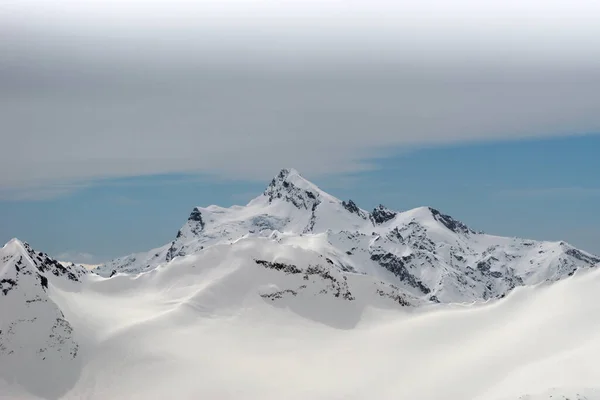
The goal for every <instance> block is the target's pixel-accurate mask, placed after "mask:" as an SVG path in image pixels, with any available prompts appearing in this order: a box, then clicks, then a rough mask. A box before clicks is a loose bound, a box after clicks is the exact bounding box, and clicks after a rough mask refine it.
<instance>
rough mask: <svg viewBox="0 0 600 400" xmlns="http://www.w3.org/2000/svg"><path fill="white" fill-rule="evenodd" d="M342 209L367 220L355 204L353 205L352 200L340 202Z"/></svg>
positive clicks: (365, 215)
mask: <svg viewBox="0 0 600 400" xmlns="http://www.w3.org/2000/svg"><path fill="white" fill-rule="evenodd" d="M342 207H344V208H345V209H346V210H347V211H348V212H349V213H352V214H356V215H358V216H359V217H361V218H362V219H367V218H368V216H367V214H365V212H364V211H362V210H361V209H360V208H358V206H357V205H356V203H354V202H353V201H352V200H348V202H345V201H342Z"/></svg>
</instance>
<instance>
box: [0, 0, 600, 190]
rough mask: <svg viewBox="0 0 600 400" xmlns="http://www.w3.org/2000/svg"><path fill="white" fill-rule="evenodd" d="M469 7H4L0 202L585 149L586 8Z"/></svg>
mask: <svg viewBox="0 0 600 400" xmlns="http://www.w3.org/2000/svg"><path fill="white" fill-rule="evenodd" d="M412 3H418V4H412ZM449 3H452V6H449ZM482 3H491V2H473V1H465V0H460V1H456V2H443V1H433V0H429V1H423V2H405V1H399V2H393V3H392V2H389V3H388V2H383V1H376V2H366V1H350V2H343V3H342V2H334V1H323V2H318V3H317V2H311V1H309V2H302V3H300V2H285V3H280V2H270V1H245V2H239V1H224V2H218V3H217V2H211V1H209V2H203V3H202V4H195V3H192V2H185V1H175V2H165V1H154V2H141V1H133V0H129V1H125V2H123V1H120V2H117V1H111V0H104V1H100V0H95V1H90V2H72V1H44V2H42V1H27V0H24V1H22V2H14V3H11V4H10V5H7V6H4V7H3V8H1V9H0V121H1V123H2V126H1V135H2V146H1V148H2V156H1V157H0V196H2V197H7V196H10V193H18V194H17V195H21V196H29V194H30V191H31V190H32V188H36V187H40V188H41V189H42V191H43V193H45V194H46V195H49V194H51V193H53V191H54V192H56V193H59V194H60V193H64V192H65V190H66V191H68V190H72V189H76V188H77V187H78V185H82V184H83V183H85V182H87V181H89V180H92V179H99V178H107V177H122V176H136V175H146V174H163V173H170V172H202V173H208V174H214V175H215V176H224V177H231V178H240V179H246V178H250V179H253V178H259V179H261V180H264V179H265V176H267V177H268V176H270V175H272V174H273V173H274V172H275V171H276V170H277V169H279V168H281V167H282V166H294V167H296V168H298V169H300V170H301V171H303V172H304V173H306V174H307V175H311V176H316V175H318V174H323V173H338V172H355V171H360V170H361V169H365V168H369V167H370V163H369V160H373V159H375V158H377V157H380V156H385V155H389V154H393V153H396V152H398V151H401V150H404V149H410V148H414V147H418V146H430V145H442V144H448V143H454V142H460V141H480V140H512V139H518V138H525V137H538V136H552V135H572V134H586V133H598V132H600V53H599V52H598V51H597V49H599V48H600V27H599V26H598V25H599V24H597V21H598V18H597V17H598V16H600V6H598V5H597V2H591V1H589V2H588V1H578V2H568V1H550V2H538V1H519V2H517V1H505V2H495V3H499V4H496V5H490V4H482ZM82 182H83V183H82ZM55 183H57V184H58V183H60V184H59V185H58V188H57V189H51V187H52V186H53V185H54V184H55ZM23 193H25V194H23Z"/></svg>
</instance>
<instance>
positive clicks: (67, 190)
mask: <svg viewBox="0 0 600 400" xmlns="http://www.w3.org/2000/svg"><path fill="white" fill-rule="evenodd" d="M90 186H91V184H90V183H76V182H68V183H64V182H51V183H39V184H36V183H30V182H27V183H24V184H23V185H14V184H11V185H9V186H6V187H2V186H0V201H43V200H52V199H56V198H60V197H63V196H68V195H70V194H71V193H73V192H75V191H77V190H81V189H83V188H86V187H90Z"/></svg>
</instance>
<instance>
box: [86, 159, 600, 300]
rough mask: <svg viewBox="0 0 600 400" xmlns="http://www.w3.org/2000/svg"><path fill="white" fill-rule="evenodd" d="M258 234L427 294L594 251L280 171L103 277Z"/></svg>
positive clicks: (488, 284) (531, 280) (569, 264)
mask: <svg viewBox="0 0 600 400" xmlns="http://www.w3.org/2000/svg"><path fill="white" fill-rule="evenodd" d="M245 237H265V238H269V239H270V240H273V241H277V242H278V243H281V244H283V245H291V246H296V247H302V248H304V249H307V250H311V251H316V252H318V253H320V254H321V255H323V256H325V257H327V258H329V259H330V260H331V261H332V262H333V263H334V264H335V265H336V266H337V267H338V268H339V269H341V270H343V271H351V272H356V273H361V274H366V275H370V276H374V277H376V278H377V279H381V280H384V281H386V282H389V283H392V284H394V285H398V286H399V287H400V288H402V290H403V291H405V292H406V293H408V294H410V295H412V296H416V297H419V298H421V299H423V300H426V301H431V302H443V303H451V302H470V301H478V300H488V299H492V298H500V297H503V296H505V295H506V294H507V293H508V292H509V291H511V290H512V289H514V288H515V287H517V286H522V285H535V284H538V283H541V282H552V281H557V280H560V279H562V278H564V277H567V276H569V275H572V274H573V273H574V271H576V270H577V269H579V268H588V267H591V266H593V265H595V264H596V263H600V259H599V258H597V257H595V256H592V255H591V254H588V253H586V252H583V251H580V250H578V249H575V248H573V247H572V246H570V245H568V244H566V243H564V242H539V241H534V240H525V239H517V238H505V237H498V236H492V235H486V234H483V233H480V232H476V231H474V230H472V229H470V228H469V227H468V226H466V225H465V224H463V223H462V222H460V221H457V220H455V219H454V218H452V217H450V216H448V215H445V214H442V213H440V212H439V211H437V210H435V209H432V208H430V207H420V208H416V209H414V210H409V211H405V212H396V211H393V210H389V209H387V208H386V207H384V206H379V207H377V208H375V209H374V210H373V211H372V212H367V211H365V210H363V209H360V208H359V207H358V206H357V205H356V204H355V203H354V202H353V201H352V200H349V201H348V202H346V201H341V200H339V199H337V198H335V197H333V196H331V195H329V194H327V193H325V192H323V191H322V190H320V189H319V188H318V187H317V186H315V185H314V184H312V183H311V182H309V181H307V180H306V179H304V178H303V177H302V176H300V174H299V173H298V172H297V171H295V170H293V169H284V170H282V171H281V172H280V173H279V174H278V175H277V176H276V177H275V178H273V180H272V181H271V183H270V184H269V185H268V187H267V188H266V190H265V191H264V192H263V193H262V194H261V195H260V196H258V197H257V198H255V199H253V200H252V201H250V203H248V205H246V206H233V207H230V208H222V207H218V206H209V207H206V208H202V207H196V208H194V209H193V211H192V213H191V214H190V217H189V218H188V221H187V222H186V223H185V224H184V226H183V227H182V228H181V229H180V230H179V232H178V233H177V236H176V238H175V239H174V240H173V241H172V242H171V243H169V244H167V245H165V246H163V247H161V248H158V249H154V250H152V251H150V252H148V253H141V254H136V255H131V256H127V257H124V258H121V259H117V260H114V261H113V262H110V263H108V264H106V265H103V266H100V267H99V268H97V269H96V270H95V272H96V273H98V274H100V275H102V276H110V275H112V274H115V273H119V272H123V273H139V272H143V271H148V270H151V269H153V268H156V267H157V266H158V265H161V264H165V263H167V262H169V261H170V260H172V259H174V258H175V257H181V256H185V255H189V254H196V253H198V252H201V251H204V249H206V248H209V247H210V246H213V245H215V244H221V243H233V242H235V241H236V240H239V239H240V238H245Z"/></svg>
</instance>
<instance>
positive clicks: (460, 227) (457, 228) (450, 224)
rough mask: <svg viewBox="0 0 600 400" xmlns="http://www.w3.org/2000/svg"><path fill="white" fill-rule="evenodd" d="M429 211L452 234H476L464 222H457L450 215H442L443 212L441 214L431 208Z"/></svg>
mask: <svg viewBox="0 0 600 400" xmlns="http://www.w3.org/2000/svg"><path fill="white" fill-rule="evenodd" d="M429 210H430V211H431V214H432V215H433V217H434V218H435V219H436V220H437V221H438V222H440V223H441V224H442V225H444V226H445V227H446V228H448V229H450V230H451V231H452V232H455V233H462V234H475V233H476V232H475V231H474V230H472V229H471V228H469V227H468V226H466V225H465V224H463V223H462V222H460V221H457V220H455V219H454V218H452V217H451V216H449V215H446V214H442V213H441V212H439V211H438V210H436V209H434V208H429Z"/></svg>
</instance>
